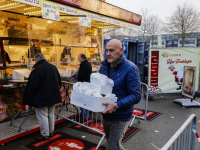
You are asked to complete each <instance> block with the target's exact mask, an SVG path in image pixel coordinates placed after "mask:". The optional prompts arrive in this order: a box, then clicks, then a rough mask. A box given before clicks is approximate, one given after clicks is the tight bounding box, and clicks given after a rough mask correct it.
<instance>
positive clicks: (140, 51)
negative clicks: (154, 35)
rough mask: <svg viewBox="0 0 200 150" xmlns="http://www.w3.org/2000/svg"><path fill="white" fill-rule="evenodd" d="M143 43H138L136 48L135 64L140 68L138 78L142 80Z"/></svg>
mask: <svg viewBox="0 0 200 150" xmlns="http://www.w3.org/2000/svg"><path fill="white" fill-rule="evenodd" d="M144 50H145V43H138V48H137V66H138V68H139V70H140V80H141V81H142V82H143V81H144V52H145V51H144Z"/></svg>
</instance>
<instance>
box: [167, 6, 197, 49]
mask: <svg viewBox="0 0 200 150" xmlns="http://www.w3.org/2000/svg"><path fill="white" fill-rule="evenodd" d="M166 20H167V28H166V31H167V32H169V33H170V34H172V33H173V34H180V35H181V38H182V47H183V46H184V43H185V37H186V34H188V33H191V32H195V31H197V30H198V29H200V27H199V25H200V13H199V12H198V10H196V9H195V8H194V7H193V6H192V5H189V4H186V3H184V4H183V5H178V6H177V8H176V10H175V11H174V12H173V13H172V14H171V16H170V17H168V18H166Z"/></svg>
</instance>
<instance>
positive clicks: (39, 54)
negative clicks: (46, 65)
mask: <svg viewBox="0 0 200 150" xmlns="http://www.w3.org/2000/svg"><path fill="white" fill-rule="evenodd" d="M34 58H35V60H37V61H40V60H42V59H46V58H45V57H44V55H43V54H41V53H38V54H36V55H35V56H34Z"/></svg>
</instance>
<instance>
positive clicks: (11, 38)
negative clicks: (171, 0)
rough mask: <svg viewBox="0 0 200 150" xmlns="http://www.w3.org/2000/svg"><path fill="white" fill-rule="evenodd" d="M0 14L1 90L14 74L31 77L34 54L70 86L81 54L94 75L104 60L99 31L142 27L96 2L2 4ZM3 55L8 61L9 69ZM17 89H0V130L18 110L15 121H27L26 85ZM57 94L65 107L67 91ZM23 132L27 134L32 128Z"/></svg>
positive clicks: (123, 13)
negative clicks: (23, 72)
mask: <svg viewBox="0 0 200 150" xmlns="http://www.w3.org/2000/svg"><path fill="white" fill-rule="evenodd" d="M93 4H94V5H93ZM91 6H92V7H91ZM100 6H101V7H100ZM90 8H92V9H90ZM110 9H112V10H113V11H111V10H110ZM0 10H1V11H0V20H1V22H0V48H1V57H0V58H1V59H0V69H1V73H0V85H2V86H3V85H7V84H13V83H11V81H10V82H9V80H13V71H15V70H23V69H27V70H30V71H31V70H32V66H33V65H34V64H35V61H34V59H33V56H34V55H35V54H37V53H42V54H44V56H45V57H46V60H47V61H48V62H50V63H52V64H54V65H55V66H56V67H57V68H58V70H59V73H60V75H61V77H62V80H63V82H66V81H67V82H75V80H74V79H73V78H72V77H71V75H72V74H73V73H74V72H77V71H78V68H79V62H78V54H80V53H84V54H85V55H86V57H87V59H88V60H89V62H91V64H92V70H93V72H98V70H99V68H100V61H101V60H103V51H102V47H103V38H102V35H103V34H104V32H103V29H108V31H107V32H109V29H110V31H113V30H115V29H119V28H123V29H135V28H138V27H139V25H140V24H141V16H140V15H137V14H134V13H132V12H129V11H126V10H123V9H121V8H118V7H115V6H112V5H109V4H107V3H105V2H101V1H97V0H94V1H93V2H92V4H91V1H88V0H84V1H82V3H80V4H79V3H78V1H77V2H71V1H69V2H67V3H65V2H63V1H59V3H55V2H53V1H51V2H50V1H45V0H36V1H27V0H14V1H13V0H4V1H0ZM5 55H8V56H9V58H10V60H11V63H9V62H8V60H7V59H6V57H5ZM16 84H17V85H18V86H13V87H12V88H10V87H7V88H4V87H2V88H1V89H0V94H1V97H0V126H1V124H3V123H6V121H8V120H10V119H12V118H13V116H14V115H15V114H16V113H17V112H19V110H20V108H22V109H21V112H20V114H19V116H18V117H20V116H24V115H26V112H27V110H29V108H28V107H26V106H24V107H21V103H22V95H23V88H24V87H25V86H26V84H25V83H23V84H20V85H19V84H18V83H16ZM19 86H20V87H19ZM19 88H20V89H21V90H22V91H20V90H19ZM60 92H61V95H62V97H63V101H64V99H65V98H66V97H65V95H66V92H69V93H70V88H68V90H67V91H66V89H65V88H64V86H62V87H61V90H60ZM65 100H66V99H65ZM61 105H62V104H59V105H58V107H59V106H61ZM73 115H76V113H75V114H72V116H73ZM57 122H60V121H59V120H57ZM0 128H1V127H0ZM28 130H29V131H30V130H31V132H32V131H35V128H33V129H28ZM23 132H27V130H23ZM27 134H28V133H27ZM15 135H17V133H16V134H15ZM23 135H24V134H23ZM16 138H17V136H16ZM2 141H3V142H2ZM6 141H9V140H5V139H0V144H2V143H5V142H6Z"/></svg>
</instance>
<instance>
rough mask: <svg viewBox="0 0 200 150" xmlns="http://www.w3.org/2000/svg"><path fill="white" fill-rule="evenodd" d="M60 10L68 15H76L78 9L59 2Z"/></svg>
mask: <svg viewBox="0 0 200 150" xmlns="http://www.w3.org/2000/svg"><path fill="white" fill-rule="evenodd" d="M60 12H62V13H65V14H70V15H78V9H75V8H72V7H69V6H65V5H61V4H60Z"/></svg>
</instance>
